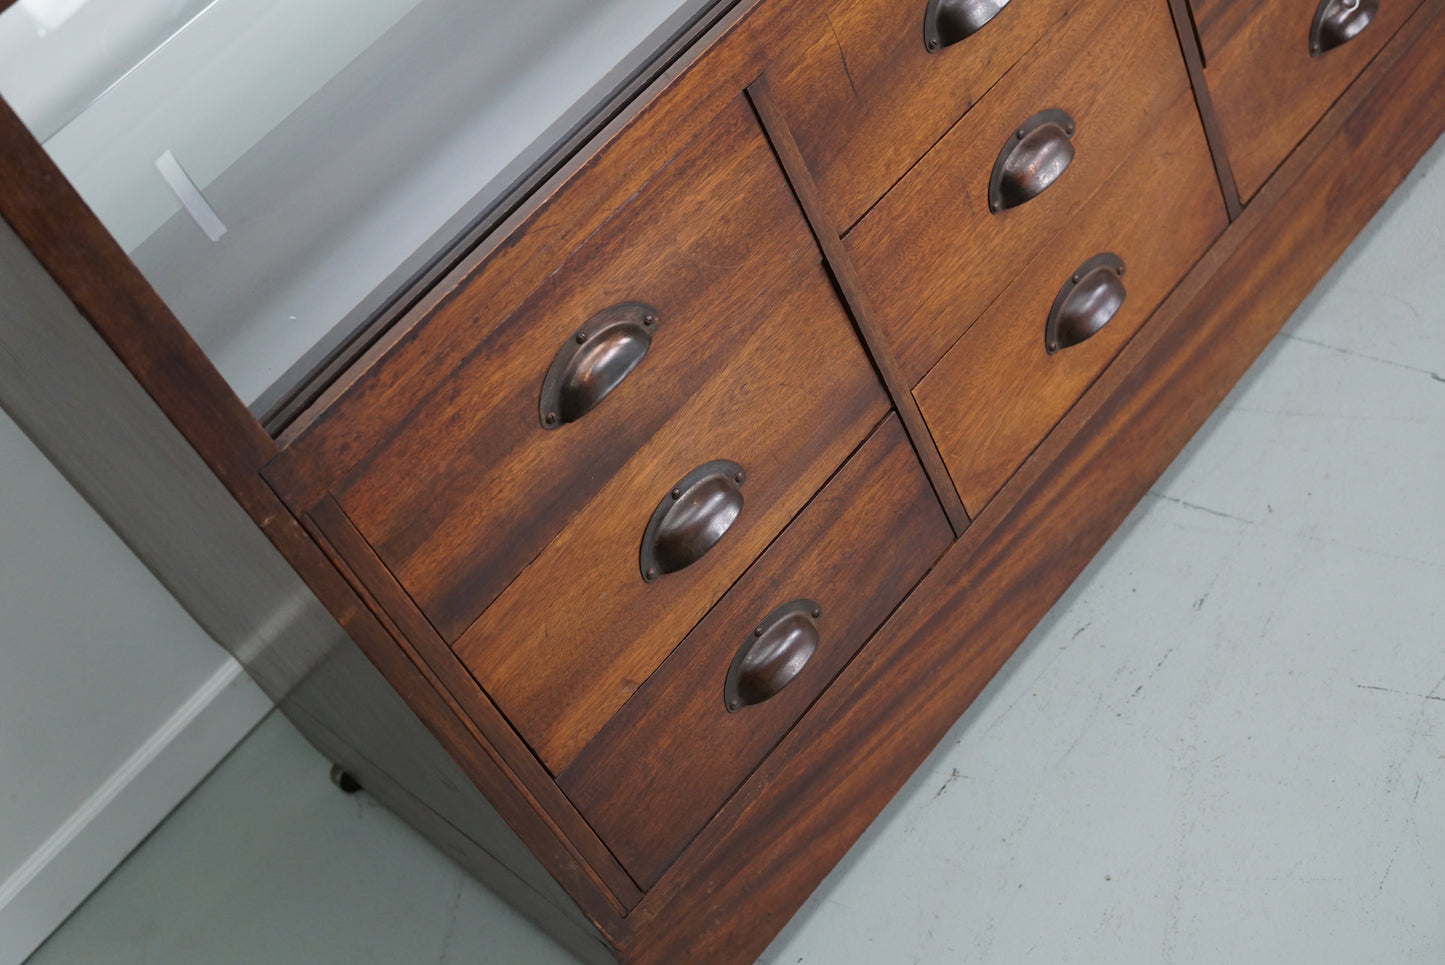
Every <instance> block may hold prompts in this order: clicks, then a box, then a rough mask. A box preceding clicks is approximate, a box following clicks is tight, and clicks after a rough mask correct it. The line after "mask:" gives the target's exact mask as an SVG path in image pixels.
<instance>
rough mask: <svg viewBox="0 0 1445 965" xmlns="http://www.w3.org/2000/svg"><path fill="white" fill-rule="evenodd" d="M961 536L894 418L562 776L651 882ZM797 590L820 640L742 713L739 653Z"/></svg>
mask: <svg viewBox="0 0 1445 965" xmlns="http://www.w3.org/2000/svg"><path fill="white" fill-rule="evenodd" d="M951 538H952V535H951V531H950V529H949V526H948V521H947V519H946V518H945V517H944V515H943V512H942V510H941V509H940V508H939V505H938V501H937V499H936V498H935V497H934V495H933V492H932V490H931V489H930V488H929V485H928V481H927V479H926V478H925V477H924V475H923V472H922V470H921V469H920V468H919V466H918V463H917V460H916V459H915V457H914V455H913V451H912V449H911V448H910V447H909V445H908V441H907V438H906V437H905V435H904V433H903V431H902V429H901V427H900V426H899V423H898V420H897V418H896V417H893V418H890V419H889V420H888V421H887V422H886V423H885V424H884V425H883V426H882V427H880V428H879V430H878V431H877V432H876V433H875V434H874V435H873V437H872V438H871V439H870V440H869V441H868V443H867V444H866V445H865V446H864V447H863V448H862V449H861V450H860V451H859V452H858V454H857V455H856V456H854V458H853V459H852V460H850V461H849V462H848V464H847V466H845V467H844V469H843V470H842V471H841V472H840V473H839V474H838V476H837V477H836V478H835V479H833V480H832V481H831V482H830V483H829V484H828V486H827V487H826V488H825V489H824V490H823V491H822V493H820V494H819V495H818V497H817V498H816V499H815V500H814V501H813V502H812V503H811V504H810V505H809V506H808V508H807V509H806V510H804V511H803V513H802V514H801V515H800V516H799V518H798V519H797V520H796V521H795V522H794V523H793V524H792V525H791V526H789V527H788V529H787V530H786V531H785V532H784V533H783V534H782V536H780V537H779V538H778V540H777V542H776V543H774V544H773V546H772V547H770V548H769V549H768V551H767V553H765V554H763V556H762V558H761V559H759V560H758V562H757V563H755V564H754V565H753V566H752V567H751V568H750V569H749V570H748V572H747V573H746V574H744V576H743V577H742V579H741V580H739V581H738V583H737V585H736V586H735V587H734V588H733V589H732V590H731V591H730V592H729V593H728V594H727V596H725V597H724V598H723V599H722V600H721V601H720V602H719V603H718V605H717V606H716V607H714V608H713V610H712V612H710V613H709V614H708V615H707V617H706V619H704V620H703V621H702V623H700V624H699V625H698V626H697V628H696V629H695V630H693V631H692V633H690V634H689V635H688V637H687V639H686V640H684V641H683V643H682V645H681V646H679V647H678V649H677V650H676V652H674V653H673V655H672V656H671V657H670V658H669V659H668V660H667V662H666V663H664V664H663V665H662V667H661V668H660V669H659V670H658V671H657V673H655V674H654V675H653V676H652V677H651V679H649V680H648V681H647V683H646V684H644V685H643V687H642V688H641V689H640V690H639V691H638V692H637V693H636V695H634V696H633V698H632V699H631V700H630V701H628V703H627V704H626V705H625V706H624V707H623V708H622V710H621V711H619V712H618V714H617V715H616V716H615V717H614V718H613V719H612V720H611V721H610V722H609V723H608V725H607V726H606V727H605V728H604V729H603V730H602V731H601V733H599V734H598V735H597V737H596V738H595V739H594V740H593V741H592V742H591V743H590V744H588V746H587V747H586V749H585V750H584V751H583V752H582V754H581V755H579V756H578V758H577V760H576V761H574V762H573V763H572V765H571V766H570V767H569V768H568V769H567V770H566V771H564V772H563V773H562V775H561V777H560V779H559V783H560V784H561V786H562V789H563V790H564V791H565V792H566V793H567V795H568V796H569V797H570V798H571V799H572V801H573V802H574V803H575V804H576V805H577V807H578V809H579V810H580V811H581V812H582V814H583V816H584V817H586V818H587V819H588V821H589V823H591V824H592V826H593V827H594V828H595V829H596V830H597V832H598V834H599V835H600V836H601V837H602V839H603V840H604V841H605V842H606V843H607V844H608V847H609V848H610V850H611V851H612V853H613V854H615V855H617V857H618V859H619V860H620V861H621V862H622V864H623V866H624V867H625V868H627V870H628V872H629V873H630V874H631V875H632V876H633V878H634V880H636V881H637V882H638V884H639V885H641V886H642V887H643V888H649V887H651V886H652V885H653V884H654V883H655V882H656V881H657V878H658V877H659V876H660V875H661V874H662V872H663V870H664V869H665V868H666V867H667V866H668V865H669V864H670V863H671V862H672V860H673V859H674V858H675V857H676V856H677V855H678V853H680V852H681V851H682V849H683V848H684V847H685V846H686V845H687V843H688V842H689V841H690V840H691V839H692V838H693V836H694V835H695V834H696V833H697V832H698V831H699V830H700V829H701V828H702V826H703V825H704V824H706V823H707V821H708V819H709V818H710V817H711V816H712V815H713V814H714V813H715V812H716V810H717V809H718V807H720V806H721V805H722V803H723V802H724V801H725V800H726V799H727V797H728V796H729V795H730V794H731V793H732V791H733V790H734V789H735V788H736V787H737V786H738V785H739V784H741V783H742V782H743V781H744V780H745V779H746V778H747V775H748V774H749V773H750V772H751V771H752V769H753V768H754V767H756V766H757V764H758V762H759V761H761V760H762V759H763V758H764V757H765V756H766V755H767V753H768V751H769V750H770V749H771V748H772V747H773V746H774V745H775V744H776V743H777V742H778V741H779V740H780V739H781V738H782V736H783V735H784V734H785V733H786V732H787V731H788V729H789V728H790V727H792V725H793V723H794V722H795V721H796V720H797V719H798V717H800V716H801V715H802V713H803V711H804V710H806V709H807V708H808V706H810V705H811V704H812V702H813V700H814V699H815V698H816V697H817V695H818V694H819V693H820V692H821V691H822V690H823V688H824V687H826V686H827V684H828V683H829V682H830V681H831V680H832V679H833V677H834V676H836V675H837V673H838V672H839V671H840V670H841V669H842V668H843V666H844V665H845V664H846V663H847V662H848V660H850V659H851V658H852V656H853V654H854V653H856V652H857V650H858V648H859V647H861V646H862V645H863V641H864V640H866V639H867V638H868V636H869V635H870V634H872V632H873V630H874V629H875V628H877V627H878V626H879V625H880V624H881V623H882V622H883V620H884V618H885V617H887V615H888V614H889V613H890V612H892V610H893V608H894V607H895V606H896V605H897V604H898V602H899V601H900V600H901V599H902V598H903V596H904V595H905V594H906V593H907V592H908V591H909V589H911V588H912V586H913V585H914V583H916V582H917V581H918V579H919V578H921V577H922V575H923V574H924V573H925V572H926V571H927V570H928V569H929V567H930V566H932V564H933V562H934V560H935V559H936V558H937V557H938V556H939V554H941V553H942V552H943V550H944V549H945V548H946V547H947V545H948V543H949V542H950V540H951ZM794 600H806V601H810V603H816V604H817V607H818V610H819V611H820V614H821V615H820V616H819V617H818V619H817V620H816V622H815V627H816V633H817V642H816V646H817V649H816V650H815V651H814V652H813V654H812V657H811V659H809V660H808V661H807V663H806V664H805V665H804V666H803V669H802V670H801V672H799V673H798V675H797V676H796V677H795V678H793V679H792V681H791V683H788V684H787V685H786V686H785V687H784V688H783V689H782V690H780V691H778V692H777V693H776V694H774V695H773V696H772V697H770V698H768V699H766V700H763V701H761V702H758V703H755V704H751V705H748V706H743V707H741V708H740V709H738V710H737V711H736V712H730V711H729V710H728V708H727V706H726V704H725V696H724V692H725V681H726V679H727V677H728V674H729V669H730V667H731V665H732V663H733V661H734V657H735V655H736V653H737V652H738V651H739V649H740V647H741V646H742V645H744V643H745V642H747V641H751V640H754V639H756V637H755V636H754V633H753V631H754V629H755V628H756V627H758V625H759V622H760V621H762V620H764V618H765V617H767V616H768V615H770V614H772V613H774V612H775V610H777V608H779V607H780V606H782V605H783V604H786V603H789V602H792V601H794ZM808 609H809V610H811V606H809V607H808ZM765 639H766V638H765Z"/></svg>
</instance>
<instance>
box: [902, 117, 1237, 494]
mask: <svg viewBox="0 0 1445 965" xmlns="http://www.w3.org/2000/svg"><path fill="white" fill-rule="evenodd" d="M1156 133H1157V135H1158V136H1157V137H1153V138H1150V139H1149V140H1148V141H1146V142H1145V143H1144V144H1143V145H1141V146H1140V148H1139V149H1138V150H1136V151H1135V152H1134V153H1133V154H1132V155H1130V157H1129V159H1128V161H1126V162H1125V164H1124V165H1123V166H1122V167H1121V168H1120V169H1119V170H1118V171H1117V172H1116V173H1115V174H1114V176H1113V177H1112V178H1110V180H1109V182H1108V183H1107V184H1106V185H1105V186H1104V187H1103V188H1101V189H1100V190H1099V191H1098V192H1097V193H1096V194H1095V195H1094V196H1093V197H1091V198H1090V199H1089V200H1088V202H1087V203H1086V204H1085V205H1084V207H1083V209H1081V211H1080V212H1079V216H1078V217H1077V218H1076V219H1074V220H1072V221H1071V222H1070V223H1069V224H1068V225H1067V226H1066V227H1065V228H1064V230H1063V231H1061V232H1059V234H1058V235H1057V236H1056V237H1055V238H1054V240H1053V241H1052V242H1051V243H1050V244H1049V245H1048V247H1047V248H1045V249H1044V250H1043V251H1042V252H1040V254H1039V255H1038V257H1037V258H1035V259H1034V260H1033V261H1032V262H1031V263H1030V264H1029V266H1028V268H1027V269H1025V270H1024V272H1023V273H1022V274H1021V275H1020V276H1019V277H1018V279H1017V280H1015V281H1014V283H1013V284H1012V285H1010V286H1009V287H1008V288H1007V289H1006V290H1005V291H1004V293H1003V294H1002V295H1000V296H999V298H998V300H997V301H996V302H995V303H994V304H993V305H991V306H990V307H989V309H988V311H986V312H985V313H984V315H983V316H982V317H981V318H980V319H979V320H978V321H977V322H976V323H975V324H974V325H972V326H971V327H970V328H969V329H968V331H967V332H966V333H964V335H963V337H962V338H960V339H959V340H958V342H957V343H956V344H955V345H954V346H953V348H951V349H950V350H949V352H948V354H947V355H945V356H944V357H943V360H942V361H941V362H939V363H938V365H937V366H935V367H934V368H933V370H932V371H931V372H929V373H928V376H927V377H926V378H924V380H923V381H922V383H920V384H919V386H918V388H917V389H916V390H915V392H914V395H915V397H916V398H917V400H918V404H919V408H920V409H921V410H922V412H923V416H924V419H925V420H927V422H928V425H929V428H930V430H931V431H932V434H933V437H934V439H935V441H936V442H937V443H938V448H939V452H940V454H941V455H942V456H943V460H944V463H945V464H946V465H947V467H948V471H949V474H950V476H951V477H952V479H953V482H954V485H955V486H957V488H958V493H959V496H960V497H962V499H963V504H964V506H965V507H966V508H967V509H968V512H969V515H970V516H977V515H978V513H979V512H980V511H981V510H982V509H983V507H984V505H985V504H986V503H987V502H988V501H989V500H990V499H991V498H992V497H993V496H994V494H995V493H997V492H998V490H999V489H1000V488H1001V487H1002V486H1003V484H1004V483H1005V482H1006V481H1007V480H1008V478H1009V477H1010V476H1011V475H1013V472H1014V470H1016V469H1017V468H1018V467H1019V465H1021V464H1022V463H1023V461H1024V459H1025V458H1027V456H1028V454H1029V453H1030V452H1031V451H1033V449H1034V447H1035V446H1037V445H1038V443H1039V442H1040V441H1042V439H1043V437H1044V436H1045V435H1046V434H1047V433H1048V431H1049V430H1050V429H1051V428H1052V427H1053V426H1054V424H1055V423H1056V422H1058V420H1059V419H1060V418H1061V417H1062V416H1063V415H1064V413H1065V412H1067V411H1068V409H1069V407H1070V406H1072V405H1073V404H1074V402H1075V401H1076V400H1077V399H1078V398H1079V397H1080V396H1081V395H1082V394H1083V393H1084V390H1085V389H1087V388H1088V387H1089V385H1090V383H1092V382H1093V380H1094V379H1095V378H1096V377H1097V376H1098V374H1099V373H1100V372H1102V371H1103V369H1104V367H1105V366H1106V365H1107V364H1108V363H1109V361H1110V360H1111V359H1112V358H1113V357H1114V356H1115V355H1116V354H1117V353H1118V351H1119V349H1120V348H1122V347H1123V346H1124V344H1125V343H1126V342H1127V341H1128V340H1129V338H1130V337H1131V336H1132V335H1133V334H1134V333H1135V332H1136V331H1137V330H1138V329H1139V327H1140V326H1141V325H1142V324H1143V323H1144V320H1145V319H1146V318H1148V317H1149V315H1150V314H1152V313H1153V311H1154V309H1155V308H1156V307H1157V306H1158V304H1159V303H1160V302H1161V301H1162V300H1163V299H1164V296H1165V295H1167V294H1168V293H1169V291H1170V290H1171V289H1172V288H1173V287H1174V285H1175V284H1176V283H1177V282H1178V280H1179V279H1180V278H1181V277H1183V275H1184V274H1185V272H1187V271H1188V269H1189V267H1190V266H1191V265H1192V264H1193V263H1194V262H1195V261H1196V260H1197V259H1198V258H1199V256H1200V255H1201V254H1202V253H1203V252H1204V250H1205V249H1206V248H1207V247H1208V246H1209V244H1210V243H1211V242H1213V240H1214V239H1215V238H1216V237H1218V236H1219V234H1220V233H1221V232H1222V231H1223V230H1224V228H1225V225H1226V223H1227V217H1226V214H1225V209H1224V199H1223V196H1222V195H1221V194H1220V191H1219V186H1218V182H1217V181H1216V180H1215V176H1214V168H1213V164H1212V161H1211V159H1210V155H1209V148H1208V145H1207V143H1206V142H1205V139H1204V131H1203V128H1202V126H1201V124H1200V120H1199V115H1198V112H1197V111H1196V109H1195V105H1194V99H1193V97H1192V96H1189V95H1187V94H1186V95H1183V96H1181V97H1180V98H1179V99H1178V100H1177V101H1176V102H1175V104H1174V106H1173V108H1172V109H1171V110H1170V111H1169V112H1168V114H1167V115H1165V117H1164V118H1163V119H1162V120H1161V122H1160V124H1159V126H1158V128H1157V131H1156ZM1101 253H1109V254H1113V255H1117V256H1118V257H1119V259H1120V260H1121V261H1122V263H1123V265H1124V267H1125V273H1124V275H1123V277H1122V278H1121V279H1120V281H1121V282H1122V283H1123V287H1124V291H1125V297H1124V303H1123V305H1122V306H1121V307H1119V309H1118V311H1117V313H1116V314H1114V315H1113V317H1112V318H1110V319H1109V320H1108V322H1107V324H1105V325H1104V327H1103V328H1102V329H1100V330H1098V332H1097V333H1096V334H1094V335H1092V336H1091V337H1089V338H1087V339H1086V340H1085V341H1081V342H1078V343H1077V344H1074V345H1072V346H1069V347H1064V348H1060V349H1058V350H1056V351H1054V352H1053V353H1050V351H1049V349H1048V347H1047V346H1046V340H1045V328H1046V324H1047V320H1048V318H1049V315H1050V312H1051V310H1052V309H1053V307H1054V302H1055V299H1056V297H1057V296H1058V293H1059V292H1060V289H1061V288H1062V286H1063V285H1064V284H1065V283H1066V282H1068V281H1069V280H1070V279H1071V276H1072V274H1073V273H1074V272H1075V271H1077V269H1078V268H1080V267H1081V266H1083V265H1084V264H1086V263H1087V262H1088V261H1089V260H1090V259H1091V258H1093V257H1095V256H1096V255H1099V254H1101Z"/></svg>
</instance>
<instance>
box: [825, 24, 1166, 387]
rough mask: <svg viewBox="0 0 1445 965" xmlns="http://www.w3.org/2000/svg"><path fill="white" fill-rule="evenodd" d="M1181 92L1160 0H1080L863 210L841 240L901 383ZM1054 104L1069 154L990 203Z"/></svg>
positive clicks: (1010, 275)
mask: <svg viewBox="0 0 1445 965" xmlns="http://www.w3.org/2000/svg"><path fill="white" fill-rule="evenodd" d="M1010 9H1011V7H1010ZM980 36H982V35H980ZM1188 89H1189V80H1188V75H1187V73H1186V72H1185V69H1184V64H1183V60H1182V58H1181V57H1180V54H1179V42H1178V39H1177V36H1176V34H1175V33H1174V27H1173V25H1172V22H1171V19H1170V15H1169V8H1168V5H1167V4H1165V3H1162V2H1160V3H1154V2H1149V3H1092V4H1088V5H1086V6H1084V7H1083V8H1082V9H1080V10H1079V11H1078V12H1077V13H1076V14H1074V15H1073V16H1071V17H1070V18H1069V20H1068V22H1067V24H1066V25H1065V27H1064V28H1063V29H1061V30H1059V31H1057V32H1055V33H1052V34H1050V36H1049V37H1048V38H1047V39H1046V40H1045V41H1044V42H1042V43H1041V44H1039V45H1038V47H1036V48H1035V49H1034V50H1032V51H1030V52H1029V55H1028V56H1027V57H1026V58H1025V59H1024V61H1023V62H1021V63H1020V64H1018V65H1017V66H1016V67H1014V68H1013V69H1012V70H1011V71H1010V72H1009V73H1008V74H1007V75H1006V76H1005V77H1004V78H1003V80H1001V81H1000V82H999V84H998V86H997V87H995V88H994V89H993V90H992V91H990V92H989V94H988V96H987V97H985V98H984V100H983V101H982V102H981V103H980V104H979V105H978V106H977V107H975V108H974V109H973V110H971V111H970V112H969V113H968V114H967V115H966V116H965V117H964V118H963V120H961V121H960V122H959V123H958V124H957V125H956V126H955V127H954V128H953V129H952V130H951V131H949V133H948V135H947V136H946V137H945V138H944V139H943V140H942V141H941V142H939V144H938V146H937V147H936V148H934V149H933V150H932V151H930V152H929V154H928V156H927V157H925V158H924V159H923V161H922V162H920V163H919V164H918V166H917V167H915V168H914V169H913V170H912V171H910V172H909V174H908V176H907V177H906V178H905V179H904V180H903V181H902V182H900V183H899V185H898V186H897V187H895V188H894V189H893V190H892V191H891V192H889V193H888V195H887V196H886V197H885V198H884V199H883V200H882V201H881V202H879V204H878V205H877V207H875V208H874V209H873V210H872V211H871V212H869V214H868V216H867V217H866V218H865V219H863V221H862V222H861V223H860V224H859V225H858V227H857V228H856V229H855V230H854V231H853V233H852V234H850V235H849V237H848V238H847V239H846V243H847V245H848V248H849V250H850V252H851V253H852V255H853V257H854V259H855V262H856V264H857V266H858V271H859V275H860V276H861V278H862V281H863V285H864V287H865V288H866V290H867V293H868V296H869V299H870V301H871V302H872V305H873V308H874V311H875V313H876V315H877V319H878V323H879V325H880V327H881V329H882V330H883V333H884V337H885V338H886V339H887V340H888V341H889V343H890V345H891V347H892V348H893V350H894V351H895V352H896V353H897V356H898V360H899V364H900V366H901V367H902V369H903V373H904V376H905V378H906V379H907V380H908V382H909V384H910V385H913V384H916V383H917V381H918V380H919V379H920V378H922V376H923V374H924V373H925V372H926V371H927V370H928V369H929V367H931V366H932V365H933V364H934V363H935V362H936V361H937V360H938V359H939V358H940V357H941V356H942V355H943V353H944V351H946V350H947V348H948V347H949V346H950V345H951V344H952V343H953V342H954V341H955V340H956V339H957V338H958V337H959V335H961V334H962V333H963V331H964V329H966V328H967V327H968V325H969V324H970V323H972V322H973V321H974V320H975V319H976V318H978V316H979V315H980V314H981V313H982V312H983V310H984V309H985V308H986V307H987V306H988V305H989V304H990V303H991V302H992V301H993V300H994V299H995V298H996V297H997V296H998V295H999V293H1000V292H1002V291H1003V289H1004V288H1005V287H1006V286H1007V285H1008V284H1009V282H1011V281H1012V280H1013V279H1014V278H1015V277H1017V275H1018V274H1019V272H1020V271H1021V270H1022V269H1023V267H1024V266H1025V265H1026V264H1028V262H1029V260H1030V259H1031V258H1032V256H1033V255H1034V254H1035V253H1037V252H1038V251H1039V250H1040V249H1041V248H1043V246H1044V245H1045V244H1047V243H1048V241H1049V239H1050V238H1052V237H1053V236H1054V235H1055V234H1057V233H1058V232H1059V231H1060V230H1061V229H1062V228H1064V227H1065V225H1066V224H1068V222H1069V220H1070V219H1071V218H1072V217H1074V213H1075V212H1076V211H1077V210H1078V209H1079V207H1080V206H1081V205H1082V204H1083V203H1084V202H1085V200H1086V199H1087V198H1088V197H1089V196H1090V195H1092V194H1093V193H1094V191H1096V190H1097V189H1098V188H1099V186H1100V185H1102V184H1103V183H1104V182H1105V181H1106V180H1107V179H1108V178H1109V176H1110V175H1111V174H1112V173H1113V172H1114V170H1115V169H1116V168H1118V166H1119V165H1120V164H1121V163H1122V162H1123V161H1124V159H1125V158H1126V157H1127V156H1128V155H1129V154H1130V152H1131V151H1133V150H1134V148H1135V146H1136V145H1138V144H1141V143H1143V142H1145V141H1146V140H1148V139H1150V138H1152V137H1154V136H1155V135H1156V134H1157V131H1158V128H1159V125H1160V124H1161V123H1163V122H1164V119H1165V116H1166V114H1167V113H1168V111H1169V109H1170V108H1171V107H1172V105H1174V104H1175V103H1176V102H1177V101H1178V100H1179V98H1180V96H1181V95H1183V94H1184V93H1185V92H1186V91H1188ZM1051 109H1060V110H1063V111H1066V112H1067V113H1068V115H1069V116H1070V117H1071V118H1072V119H1073V121H1074V122H1075V125H1076V133H1075V134H1074V136H1073V137H1072V140H1071V141H1070V144H1071V146H1072V148H1073V150H1074V157H1073V160H1072V162H1071V163H1070V164H1069V166H1068V167H1067V169H1065V170H1064V172H1063V174H1062V175H1061V176H1060V177H1058V179H1057V180H1055V181H1054V182H1053V183H1052V184H1051V185H1049V187H1047V188H1046V189H1045V190H1044V191H1043V192H1042V193H1041V194H1038V195H1037V196H1036V197H1034V198H1033V199H1032V200H1030V201H1027V202H1026V203H1023V204H1020V205H1018V206H1017V207H1013V208H1006V209H1003V210H1000V211H999V212H998V213H997V214H994V213H991V212H990V209H989V183H990V180H991V178H992V175H993V171H994V167H995V163H996V161H997V159H998V158H999V156H1000V154H1001V152H1002V149H1003V148H1004V146H1005V145H1006V144H1009V143H1011V142H1013V140H1014V135H1015V132H1016V131H1018V130H1019V129H1020V126H1021V125H1023V124H1024V123H1025V122H1026V121H1027V120H1028V119H1030V118H1032V117H1034V116H1035V115H1037V114H1039V113H1040V112H1042V111H1045V110H1051Z"/></svg>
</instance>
